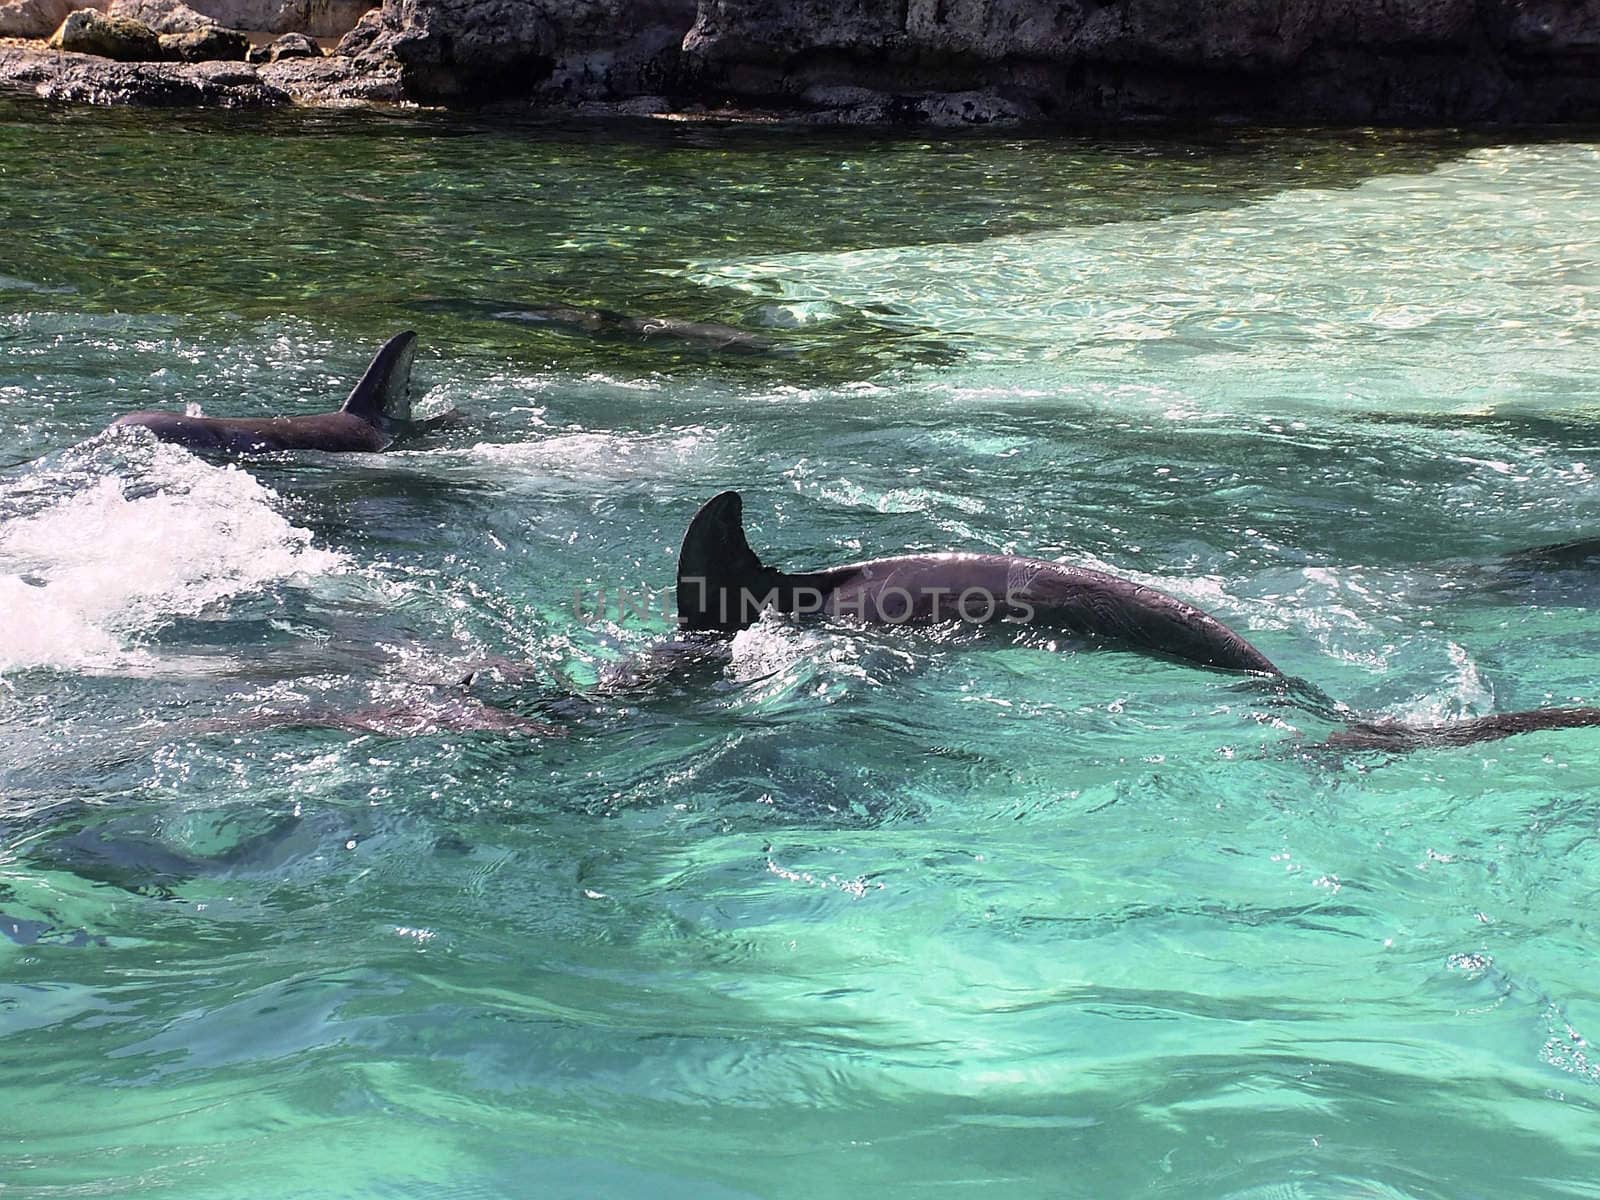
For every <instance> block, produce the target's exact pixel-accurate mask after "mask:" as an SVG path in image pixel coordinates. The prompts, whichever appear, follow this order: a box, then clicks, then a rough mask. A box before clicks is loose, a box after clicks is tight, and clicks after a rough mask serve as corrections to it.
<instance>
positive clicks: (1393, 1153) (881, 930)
mask: <svg viewBox="0 0 1600 1200" xmlns="http://www.w3.org/2000/svg"><path fill="white" fill-rule="evenodd" d="M1596 197H1600V140H1597V137H1592V136H1585V135H1582V134H1580V133H1573V132H1571V131H1568V132H1554V133H1540V132H1537V131H1533V132H1525V133H1516V134H1491V135H1472V136H1468V135H1455V134H1418V133H1388V132H1375V131H1353V132H1346V133H1330V134H1310V133H1302V132H1284V131H1245V130H1226V131H1220V132H1211V133H1204V134H1183V133H1160V132H1155V131H1151V132H1140V133H1131V134H1116V135H1108V136H1092V135H1079V136H1068V135H1062V134H1031V133H1025V132H1017V131H1011V132H998V133H987V134H981V135H951V134H943V133H940V134H927V133H921V134H898V135H893V136H888V135H873V134H864V133H860V132H851V133H835V132H818V131H807V130H802V129H796V128H785V127H765V126H755V127H737V128H736V127H718V126H713V125H706V124H673V123H668V122H654V123H639V124H620V125H607V124H601V123H594V124H587V125H582V126H564V125H559V124H554V125H547V124H528V123H515V122H508V121H489V120H486V119H484V120H480V119H475V118H471V117H444V116H432V115H427V114H407V113H399V114H362V113H338V114H329V113H282V114H271V115H265V116H260V115H244V114H213V113H187V112H176V113H156V112H119V111H85V110H75V109H63V108H53V107H49V106H46V105H43V104H40V103H35V102H32V101H24V100H11V99H0V229H3V237H0V1197H4V1200H23V1198H27V1200H43V1198H46V1197H50V1198H55V1197H68V1196H135V1195H136V1196H139V1197H160V1198H166V1197H173V1198H177V1197H184V1198H188V1197H193V1198H197V1200H198V1198H208V1200H209V1198H219V1197H221V1198H233V1197H238V1198H241V1200H242V1198H256V1197H262V1196H273V1197H307V1198H310V1197H316V1198H322V1197H329V1198H332V1197H367V1196H371V1197H408V1198H409V1197H416V1198H432V1197H439V1198H445V1197H472V1198H480V1197H516V1198H522V1197H540V1198H547V1197H549V1198H562V1200H564V1198H573V1200H576V1198H579V1197H585V1198H586V1197H608V1198H609V1197H641V1198H645V1197H648V1198H652V1200H654V1198H659V1197H667V1198H683V1200H689V1198H693V1200H734V1198H751V1197H761V1198H766V1200H789V1198H795V1200H800V1198H804V1200H828V1198H831V1197H841V1198H844V1197H852V1198H854V1197H861V1196H890V1197H948V1196H971V1195H978V1194H985V1195H994V1196H1003V1197H1007V1198H1011V1197H1016V1198H1019V1200H1027V1198H1033V1197H1040V1198H1043V1197H1051V1198H1079V1197H1081V1198H1083V1200H1120V1198H1124V1197H1127V1198H1134V1197H1151V1198H1154V1197H1162V1198H1166V1197H1171V1198H1173V1200H1195V1198H1217V1200H1224V1198H1225V1200H1333V1198H1340V1200H1356V1198H1361V1200H1402V1198H1407V1200H1423V1198H1428V1200H1432V1198H1440V1200H1444V1198H1449V1200H1458V1198H1467V1197H1493V1198H1495V1200H1503V1198H1505V1197H1516V1198H1519V1200H1524V1198H1543V1197H1600V1049H1597V1048H1596V1046H1595V1045H1594V1044H1593V1042H1592V1041H1591V1039H1594V1038H1600V917H1597V913H1600V732H1597V731H1594V730H1574V731H1567V732H1551V733H1541V734H1533V735H1529V736H1524V737H1518V738H1513V739H1509V740H1506V741H1501V742H1495V743H1490V744H1483V745H1478V746H1473V747H1466V748H1446V749H1430V750H1423V751H1419V752H1416V753H1412V754H1409V755H1405V756H1399V755H1393V754H1379V753H1373V752H1366V753H1349V752H1345V753H1340V752H1336V751H1330V750H1328V749H1325V748H1322V747H1320V746H1319V743H1321V742H1323V741H1324V740H1325V739H1326V738H1327V737H1328V735H1330V734H1331V733H1333V732H1335V731H1336V730H1337V729H1338V728H1339V727H1340V726H1339V722H1338V721H1337V719H1336V714H1335V713H1333V712H1332V710H1330V709H1329V707H1328V706H1327V705H1326V704H1318V703H1308V702H1306V701H1305V700H1304V698H1303V697H1301V696H1299V695H1297V694H1295V693H1285V692H1284V691H1283V690H1282V689H1272V688H1268V687H1263V686H1262V685H1261V684H1260V683H1259V682H1252V681H1251V680H1248V679H1241V678H1239V677H1237V676H1232V675H1228V674H1224V673H1218V672H1210V671H1205V670H1200V669H1196V668H1193V667H1188V666H1184V665H1181V664H1176V663H1171V662H1166V661H1161V660H1157V659H1153V658H1149V657H1143V656H1139V655H1135V654H1132V653H1128V652H1125V651H1119V650H1116V649H1114V648H1106V647H1095V646H1092V645H1085V644H1081V643H1073V642H1070V641H1068V640H1066V639H1063V638H1060V637H1052V636H1050V635H1049V634H1047V633H1044V632H1040V631H1034V632H1032V633H1020V634H1019V633H1006V632H1001V631H994V632H991V633H987V634H985V633H978V632H974V631H972V630H970V629H964V628H961V627H959V626H948V627H939V628H934V629H920V630H919V629H911V628H890V629H876V630H867V629H862V628H858V627H853V626H850V625H828V624H796V623H793V622H790V621H785V620H780V619H769V620H767V621H764V622H762V623H761V624H759V625H757V626H756V627H754V628H752V629H750V630H748V631H746V632H745V633H742V634H740V635H738V636H737V637H735V638H733V639H732V640H731V642H730V643H728V644H726V645H722V646H718V647H713V648H712V650H711V651H710V652H708V653H707V654H706V655H704V656H702V657H700V658H699V659H696V660H693V661H678V660H676V659H672V660H668V659H663V658H662V657H661V656H659V655H652V654H651V650H652V647H656V646H658V645H659V644H660V643H662V642H664V641H666V640H668V639H670V638H671V636H672V632H673V620H672V616H671V610H670V608H669V607H668V606H667V593H668V591H669V589H670V586H671V584H672V581H673V569H674V562H675V556H676V553H677V549H678V544H679V541H680V539H681V537H682V534H683V530H684V528H685V526H686V525H687V523H688V521H689V519H690V517H691V516H692V515H693V513H694V511H695V509H696V508H697V506H698V505H699V504H700V503H701V502H702V501H704V500H705V499H706V498H708V497H710V496H711V495H713V494H714V493H716V492H719V491H721V490H724V489H727V488H736V489H738V490H740V491H741V492H742V493H743V495H744V500H745V511H746V520H747V523H748V527H749V531H750V538H751V542H752V544H753V545H754V546H755V547H756V549H757V550H758V551H760V552H761V553H762V554H763V555H764V556H765V557H766V558H767V560H768V561H770V562H773V563H777V564H781V565H784V566H787V567H791V568H796V569H798V568H801V567H807V566H814V565H821V564H825V563H830V562H838V561H842V560H848V559H851V558H858V557H863V556H868V555H875V554H884V553H894V552H899V551H902V550H935V549H967V550H982V551H1004V552H1015V553H1022V554H1029V555H1035V556H1040V557H1045V558H1059V559H1062V560H1064V561H1070V562H1074V563H1082V564H1086V565H1089V566H1093V567H1097V568H1100V569H1103V570H1108V571H1114V572H1117V573H1119V574H1122V575H1125V576H1127V577H1129V578H1133V579H1137V580H1140V581H1143V582H1147V583H1150V584H1153V585H1155V586H1158V587H1160V588H1163V589H1165V590H1167V591H1169V592H1171V593H1173V594H1175V595H1178V596H1180V597H1182V598H1184V599H1186V600H1189V601H1191V602H1193V603H1195V604H1198V605H1200V606H1202V607H1204V608H1206V609H1208V610H1209V611H1212V612H1214V613H1215V614H1217V615H1218V616H1219V617H1221V618H1222V619H1223V620H1224V621H1226V622H1228V623H1229V624H1231V625H1233V626H1234V627H1236V628H1238V629H1239V630H1240V631H1241V632H1244V633H1245V634H1246V636H1248V637H1249V638H1250V639H1251V640H1252V641H1253V642H1255V643H1256V644H1257V645H1258V646H1259V647H1260V648H1261V649H1262V650H1263V651H1264V652H1265V653H1266V654H1267V655H1268V656H1269V657H1270V658H1272V659H1273V660H1274V661H1275V662H1277V663H1278V664H1280V665H1281V666H1282V667H1283V668H1284V670H1285V671H1286V672H1288V673H1289V674H1291V675H1293V676H1296V677H1300V678H1303V679H1305V680H1307V681H1309V684H1310V685H1312V688H1310V689H1308V694H1311V693H1312V692H1314V690H1315V689H1320V690H1321V691H1322V692H1323V693H1326V694H1327V695H1328V696H1331V697H1333V698H1334V699H1336V700H1337V701H1339V702H1341V703H1343V704H1345V705H1348V706H1349V709H1350V710H1352V711H1353V712H1356V713H1360V714H1364V715H1368V716H1387V717H1392V718H1396V719H1400V720H1404V721H1428V722H1445V721H1451V720H1456V719H1465V718H1470V717H1473V716H1481V715H1484V714H1487V713H1491V712H1496V711H1505V710H1511V709H1523V708H1531V707H1537V706H1541V705H1549V704H1574V703H1587V704H1597V703H1600V621H1597V620H1596V614H1595V607H1596V605H1597V604H1600V542H1591V543H1590V544H1589V545H1587V546H1585V545H1582V544H1580V545H1577V546H1575V547H1567V548H1565V549H1561V550H1556V551H1551V550H1544V549H1540V548H1542V547H1550V546H1559V545H1562V544H1565V543H1572V542H1579V543H1582V542H1585V541H1587V540H1589V539H1600V480H1597V473H1600V365H1597V363H1600V358H1597V350H1600V203H1597V202H1596ZM552 308H579V309H595V310H606V311H608V312H615V313H619V314H624V315H627V316H634V317H646V318H649V317H666V318H675V319H677V320H681V321H695V322H714V323H720V324H723V325H728V326H732V327H736V328H738V329H740V330H743V331H747V332H750V333H754V334H757V335H759V338H758V339H757V344H756V345H754V346H743V345H721V344H719V343H718V340H717V339H716V338H711V339H706V338H698V339H697V338H692V337H684V338H679V337H672V336H657V337H651V338H643V337H640V336H638V334H637V333H630V332H629V331H627V330H626V329H613V330H610V331H608V330H606V329H603V328H601V329H595V328H590V327H587V326H585V324H584V323H583V322H576V323H574V322H572V321H568V322H566V323H564V324H563V323H562V322H561V321H558V320H551V319H550V315H551V314H550V312H549V310H550V309H552ZM591 324H592V323H591ZM402 329H415V330H416V331H417V332H418V334H419V337H420V346H421V350H420V352H419V355H418V359H417V364H416V375H415V381H416V389H415V394H416V398H417V404H418V407H419V411H420V412H423V413H427V414H434V415H439V414H449V415H447V416H445V417H444V419H443V420H441V421H440V422H439V423H437V424H435V425H433V426H431V427H429V428H428V429H427V430H426V431H425V432H423V433H421V434H420V435H419V436H417V437H415V438H413V439H412V440H410V441H407V442H404V443H402V444H401V445H400V446H398V447H397V448H396V449H395V450H394V451H392V452H390V453H386V454H382V455H363V454H358V455H343V456H336V455H322V454H316V453H302V454H281V455H268V456H264V457H259V458H256V459H254V460H250V461H229V460H226V459H218V458H204V457H197V456H196V455H194V454H192V453H190V452H188V451H186V450H183V449H179V448H176V447H172V446H164V445H159V444H157V443H155V442H153V441H151V440H149V439H148V438H146V437H143V436H137V435H129V436H110V435H107V434H105V433H103V432H102V431H103V430H104V429H105V427H106V425H107V423H108V422H109V421H110V420H111V418H112V417H113V416H115V415H116V414H118V413H120V412H125V411H128V410H130V409H138V408H167V409H174V410H178V411H182V410H184V409H186V408H190V409H192V408H194V407H198V409H199V410H200V411H203V412H205V413H208V414H211V415H251V416H264V415H272V414H306V413H313V412H319V411H326V410H329V409H331V408H333V407H336V406H337V404H338V403H339V402H340V401H341V399H342V398H343V396H344V394H345V393H346V392H347V391H348V389H349V388H350V386H351V384H352V383H353V382H354V380H355V379H356V378H357V377H358V376H359V374H360V372H361V371H362V369H363V368H364V366H365V364H366V362H367V360H368V358H369V357H370V356H371V354H372V352H373V351H374V350H375V349H376V347H377V345H378V344H379V343H381V342H382V341H383V340H384V339H385V338H387V337H388V336H390V335H391V334H393V333H395V332H397V331H399V330H402ZM1529 551H1533V552H1532V553H1527V552H1529ZM469 673H470V674H471V675H472V678H471V681H470V683H463V680H464V679H465V678H466V677H467V676H468V674H469ZM495 710H500V711H501V712H502V714H503V713H510V714H515V715H516V716H518V717H521V718H525V719H527V720H529V721H531V722H538V723H541V724H544V725H549V726H552V727H555V728H556V731H557V734H560V735H561V736H557V735H554V734H553V735H551V736H522V735H517V734H507V733H504V732H496V731H476V730H474V729H472V728H470V726H471V725H472V724H473V721H472V720H470V719H462V718H463V716H465V717H466V718H470V717H471V716H472V715H473V714H482V713H485V712H494V711H495Z"/></svg>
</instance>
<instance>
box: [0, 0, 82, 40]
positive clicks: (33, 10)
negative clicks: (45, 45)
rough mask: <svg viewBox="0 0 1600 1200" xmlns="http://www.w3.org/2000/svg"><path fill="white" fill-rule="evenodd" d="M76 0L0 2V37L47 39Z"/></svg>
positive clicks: (17, 0) (76, 5)
mask: <svg viewBox="0 0 1600 1200" xmlns="http://www.w3.org/2000/svg"><path fill="white" fill-rule="evenodd" d="M78 6H79V5H78V0H9V2H7V0H0V37H19V38H47V37H49V36H50V35H51V34H52V33H54V32H55V31H56V30H57V29H59V28H60V27H61V22H63V21H65V20H66V19H67V15H68V14H69V13H71V12H72V10H73V9H75V8H77V7H78Z"/></svg>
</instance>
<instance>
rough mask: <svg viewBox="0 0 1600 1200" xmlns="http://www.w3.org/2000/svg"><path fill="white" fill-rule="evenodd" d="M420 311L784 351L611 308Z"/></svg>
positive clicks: (475, 306) (748, 336) (432, 305)
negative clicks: (614, 310) (615, 310)
mask: <svg viewBox="0 0 1600 1200" xmlns="http://www.w3.org/2000/svg"><path fill="white" fill-rule="evenodd" d="M416 307H418V308H422V309H427V310H430V311H438V312H449V313H456V314H464V315H467V316H474V317H483V318H485V319H487V320H491V321H510V322H513V323H515V324H518V325H540V326H545V327H548V328H550V329H554V330H557V331H558V332H561V333H573V334H583V335H586V336H589V337H605V338H617V339H623V340H627V341H639V342H649V341H655V340H657V339H664V340H666V341H670V342H678V343H681V344H684V345H688V346H698V347H702V348H704V349H707V350H735V351H750V352H754V353H761V352H764V351H772V350H780V349H782V348H783V344H782V343H781V342H779V341H778V340H777V339H776V338H772V337H768V336H767V335H765V334H761V333H753V332H752V331H750V330H748V329H739V328H737V327H736V326H733V325H722V324H718V323H717V322H715V321H687V320H684V319H682V318H680V317H635V316H630V315H629V314H627V313H620V312H613V311H612V310H611V309H608V308H579V307H577V306H575V305H568V304H523V303H520V302H517V301H498V300H472V299H461V300H420V301H418V302H417V304H416Z"/></svg>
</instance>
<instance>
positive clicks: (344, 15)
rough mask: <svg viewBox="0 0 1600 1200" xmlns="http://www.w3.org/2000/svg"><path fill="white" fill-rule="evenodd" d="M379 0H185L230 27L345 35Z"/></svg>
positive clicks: (313, 35)
mask: <svg viewBox="0 0 1600 1200" xmlns="http://www.w3.org/2000/svg"><path fill="white" fill-rule="evenodd" d="M377 2H378V0H185V3H187V4H188V5H189V7H190V8H193V9H195V10H196V11H198V12H201V13H204V14H205V15H206V16H208V17H210V18H211V19H212V20H213V21H215V22H216V23H217V24H218V25H222V26H225V27H227V28H229V29H248V30H252V31H254V32H256V33H306V34H310V35H311V36H312V37H342V36H343V35H344V34H345V33H346V32H347V31H348V30H350V29H351V28H352V27H354V25H355V23H356V22H357V21H358V20H360V19H361V15H362V14H363V13H364V12H366V11H367V10H368V9H370V8H372V7H373V5H374V4H376V3H377Z"/></svg>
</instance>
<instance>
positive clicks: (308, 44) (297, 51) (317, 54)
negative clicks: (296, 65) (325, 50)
mask: <svg viewBox="0 0 1600 1200" xmlns="http://www.w3.org/2000/svg"><path fill="white" fill-rule="evenodd" d="M321 57H322V47H321V46H319V45H317V44H316V42H314V41H312V40H311V39H310V38H308V37H307V36H306V35H305V34H303V33H286V34H284V35H283V36H282V37H280V38H277V39H275V40H274V41H271V42H268V43H267V44H266V45H264V46H257V47H256V48H255V49H253V50H251V51H250V61H251V62H253V63H257V64H259V63H275V62H280V61H282V60H283V59H286V58H321Z"/></svg>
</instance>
